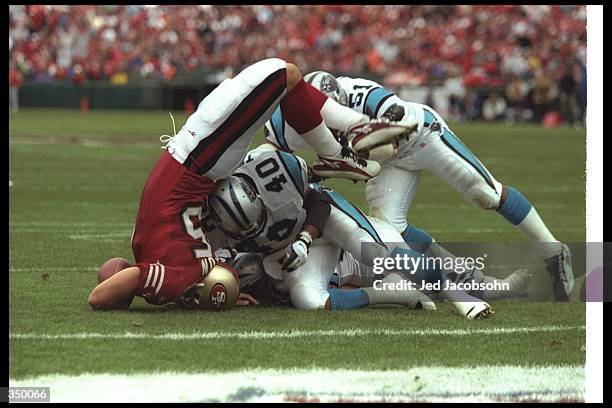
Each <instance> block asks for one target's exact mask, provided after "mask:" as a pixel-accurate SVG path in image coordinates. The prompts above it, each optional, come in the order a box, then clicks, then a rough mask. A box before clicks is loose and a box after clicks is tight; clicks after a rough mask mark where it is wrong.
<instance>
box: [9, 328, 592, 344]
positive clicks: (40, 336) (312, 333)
mask: <svg viewBox="0 0 612 408" xmlns="http://www.w3.org/2000/svg"><path fill="white" fill-rule="evenodd" d="M584 329H585V326H536V327H494V328H489V329H405V330H391V329H348V330H293V331H250V332H231V331H211V332H192V333H180V332H178V333H164V334H152V333H132V332H125V333H87V332H82V333H62V334H47V333H10V334H9V339H11V340H85V339H126V340H128V339H146V340H174V341H177V340H209V339H255V340H257V339H289V338H299V337H355V336H372V335H382V336H475V335H478V336H487V335H500V334H521V333H541V332H559V331H573V330H584Z"/></svg>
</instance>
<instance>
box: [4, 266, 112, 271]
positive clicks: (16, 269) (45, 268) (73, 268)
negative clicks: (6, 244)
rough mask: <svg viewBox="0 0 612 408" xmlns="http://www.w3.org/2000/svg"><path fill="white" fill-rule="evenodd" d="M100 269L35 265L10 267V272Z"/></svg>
mask: <svg viewBox="0 0 612 408" xmlns="http://www.w3.org/2000/svg"><path fill="white" fill-rule="evenodd" d="M98 269H100V267H99V266H73V267H64V266H57V267H44V266H39V267H34V268H19V267H15V268H10V269H9V272H63V271H67V272H68V271H97V270H98Z"/></svg>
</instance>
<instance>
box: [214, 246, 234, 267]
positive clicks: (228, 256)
mask: <svg viewBox="0 0 612 408" xmlns="http://www.w3.org/2000/svg"><path fill="white" fill-rule="evenodd" d="M236 254H238V251H236V250H235V249H234V248H231V249H229V248H219V249H217V250H216V251H215V254H214V256H215V258H217V260H218V261H220V262H224V263H226V264H228V265H231V264H233V263H234V258H235V257H236Z"/></svg>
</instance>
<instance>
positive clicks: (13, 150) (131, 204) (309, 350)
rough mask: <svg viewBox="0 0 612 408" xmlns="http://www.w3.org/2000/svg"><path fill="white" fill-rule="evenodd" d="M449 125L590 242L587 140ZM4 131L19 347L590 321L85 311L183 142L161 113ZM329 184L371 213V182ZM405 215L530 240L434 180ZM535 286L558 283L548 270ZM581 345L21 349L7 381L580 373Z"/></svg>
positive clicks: (527, 315)
mask: <svg viewBox="0 0 612 408" xmlns="http://www.w3.org/2000/svg"><path fill="white" fill-rule="evenodd" d="M175 119H176V122H177V129H178V128H180V126H181V124H182V123H183V122H184V120H185V115H184V114H182V113H177V114H176V115H175ZM452 127H453V130H454V131H455V133H456V134H457V135H458V136H459V137H460V138H461V139H462V140H463V141H464V142H465V143H466V144H467V145H468V146H469V147H470V149H471V150H472V151H473V152H474V153H475V154H476V155H477V156H478V157H479V158H480V159H481V161H482V162H483V163H484V164H485V165H486V166H487V167H488V168H489V170H490V171H491V172H492V173H493V174H494V175H495V176H496V177H497V178H498V179H499V180H500V181H502V182H503V183H504V184H509V185H512V186H514V187H516V188H517V189H519V190H521V191H522V192H523V193H525V195H526V196H527V197H528V198H529V199H530V201H532V202H533V204H534V205H535V206H536V208H538V211H539V213H540V215H541V216H542V218H543V219H544V220H545V221H546V222H547V224H548V225H550V226H551V229H552V231H553V233H554V234H555V235H556V236H557V238H559V239H561V240H563V241H567V242H583V241H584V238H585V195H584V188H585V184H584V182H585V180H584V175H585V166H584V163H585V132H584V131H580V130H574V129H550V130H545V129H541V128H539V127H536V126H531V125H520V126H507V125H504V124H486V123H476V124H454V125H453V126H452ZM9 131H10V135H9V142H10V145H9V157H10V162H9V178H10V181H11V182H12V183H13V184H12V186H11V187H9V256H10V261H9V263H10V270H9V279H10V286H9V306H10V308H9V316H10V322H9V331H10V333H11V334H13V335H18V334H26V333H35V334H66V333H125V332H130V333H131V332H134V333H150V334H163V333H179V332H180V333H191V332H194V331H195V332H209V331H210V332H243V331H248V332H250V331H255V332H259V331H265V332H271V331H281V332H287V331H290V330H321V329H333V330H343V329H409V328H418V329H422V328H430V329H433V330H436V329H465V328H499V327H543V326H582V325H584V323H585V313H584V311H585V308H584V304H583V303H579V302H573V303H564V304H559V303H552V302H534V303H526V302H519V301H498V302H493V303H492V304H493V306H494V308H495V310H496V314H495V315H494V316H493V317H492V318H491V319H490V320H486V321H481V322H467V321H465V320H463V319H461V318H459V317H458V316H456V315H454V314H453V313H451V308H450V307H448V305H440V307H439V310H438V312H436V313H434V314H431V313H429V314H428V313H421V312H418V311H408V310H406V309H403V308H371V309H364V310H358V311H352V312H343V313H325V312H323V311H321V312H301V311H296V310H290V309H269V308H261V309H253V310H246V309H236V310H232V311H229V312H226V313H221V314H214V313H202V312H200V313H198V312H192V311H182V310H177V309H176V308H174V307H172V306H165V307H153V306H149V305H147V304H146V303H144V302H143V301H142V300H137V301H136V302H135V303H134V306H133V308H132V310H131V311H129V312H93V311H91V310H90V309H89V307H88V306H87V303H86V299H87V295H88V293H89V292H90V291H91V289H92V288H93V286H94V285H95V278H96V268H97V267H98V266H99V265H100V264H102V262H104V261H105V260H106V259H107V258H109V257H111V256H123V257H126V258H128V259H131V251H130V245H129V240H130V234H131V230H132V225H133V221H134V218H135V215H136V211H137V208H138V201H139V198H140V194H141V191H142V187H143V185H144V182H145V180H146V178H147V176H148V173H149V171H150V169H151V168H152V166H153V164H154V162H155V160H156V158H157V157H158V156H159V154H160V149H159V146H160V143H159V141H158V138H159V135H160V134H163V133H167V134H171V132H172V126H171V122H170V119H169V117H168V115H167V113H164V112H114V111H96V112H89V113H86V114H82V113H80V112H75V111H66V110H23V111H20V112H18V113H11V114H10V123H9ZM261 137H262V135H261V134H259V135H258V140H261ZM306 156H307V157H311V156H309V155H306ZM327 184H328V185H329V186H330V187H332V188H335V189H337V190H338V191H339V192H341V193H342V194H343V195H344V196H345V197H346V198H347V199H349V200H351V201H352V202H354V203H355V204H357V205H358V206H360V207H361V208H362V209H364V210H366V205H365V200H364V194H363V184H357V185H355V184H353V183H351V182H348V181H342V180H339V181H329V182H327ZM408 217H409V220H410V222H411V223H414V224H416V225H417V226H419V227H420V228H423V229H426V230H427V231H429V232H431V233H432V234H433V235H434V236H435V237H436V239H437V240H438V241H440V242H491V241H492V242H525V240H524V238H523V236H522V234H520V233H519V232H518V231H517V230H516V229H515V228H513V227H512V226H510V225H509V224H508V223H507V222H505V220H503V218H501V217H500V216H499V215H498V214H496V213H494V212H484V211H481V210H478V209H476V208H475V207H472V206H471V205H470V204H468V203H466V202H465V201H463V199H462V198H461V197H460V195H459V194H457V193H456V192H455V191H454V190H452V189H451V188H450V187H448V186H447V185H446V184H445V183H444V182H442V181H441V180H438V179H436V178H435V177H433V176H431V175H429V174H424V175H423V177H422V180H421V187H420V189H419V193H418V194H417V197H416V199H415V201H414V203H413V206H412V208H411V210H410V212H409V214H408ZM502 272H503V271H499V272H498V273H502ZM504 273H507V271H506V272H504ZM537 279H539V280H540V281H542V282H544V283H547V281H546V279H547V277H546V276H544V275H543V274H541V275H540V276H538V277H537ZM540 283H541V282H540ZM584 341H585V333H584V329H582V328H576V329H572V330H566V331H558V332H536V333H518V334H517V333H515V334H512V335H508V334H498V335H487V336H482V337H478V336H465V337H447V336H413V337H407V338H403V337H398V336H384V335H380V334H368V335H364V336H357V337H346V338H334V337H300V338H288V339H287V338H281V339H279V338H263V339H229V340H181V341H169V340H157V339H61V340H60V339H46V340H45V339H42V340H41V339H38V338H34V339H27V338H16V337H11V338H10V342H9V353H10V354H9V356H10V365H9V376H10V377H11V378H24V377H28V376H33V375H41V374H47V373H66V374H76V373H82V372H130V371H145V370H149V371H155V370H177V371H188V372H203V371H208V370H212V369H216V370H233V369H237V368H244V367H264V368H278V367H283V368H290V367H304V366H306V367H326V368H360V369H402V368H407V367H411V366H416V365H438V366H469V365H479V364H517V365H525V366H531V365H550V364H562V365H572V364H584V359H585V352H584V348H583V346H584Z"/></svg>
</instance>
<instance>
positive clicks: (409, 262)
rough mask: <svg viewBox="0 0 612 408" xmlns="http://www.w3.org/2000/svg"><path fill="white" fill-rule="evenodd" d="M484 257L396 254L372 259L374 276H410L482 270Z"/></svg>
mask: <svg viewBox="0 0 612 408" xmlns="http://www.w3.org/2000/svg"><path fill="white" fill-rule="evenodd" d="M484 259H485V258H484V257H482V256H479V257H476V258H472V257H448V258H441V257H426V256H424V255H423V254H421V256H413V255H408V254H396V255H395V256H389V257H384V258H383V257H377V258H374V270H373V272H374V273H375V274H382V273H384V272H386V271H398V272H407V273H410V274H414V273H416V272H417V271H418V270H420V269H441V270H445V271H453V272H455V273H459V274H461V273H464V272H466V271H471V270H472V269H474V268H476V269H484V266H485V265H484Z"/></svg>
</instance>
